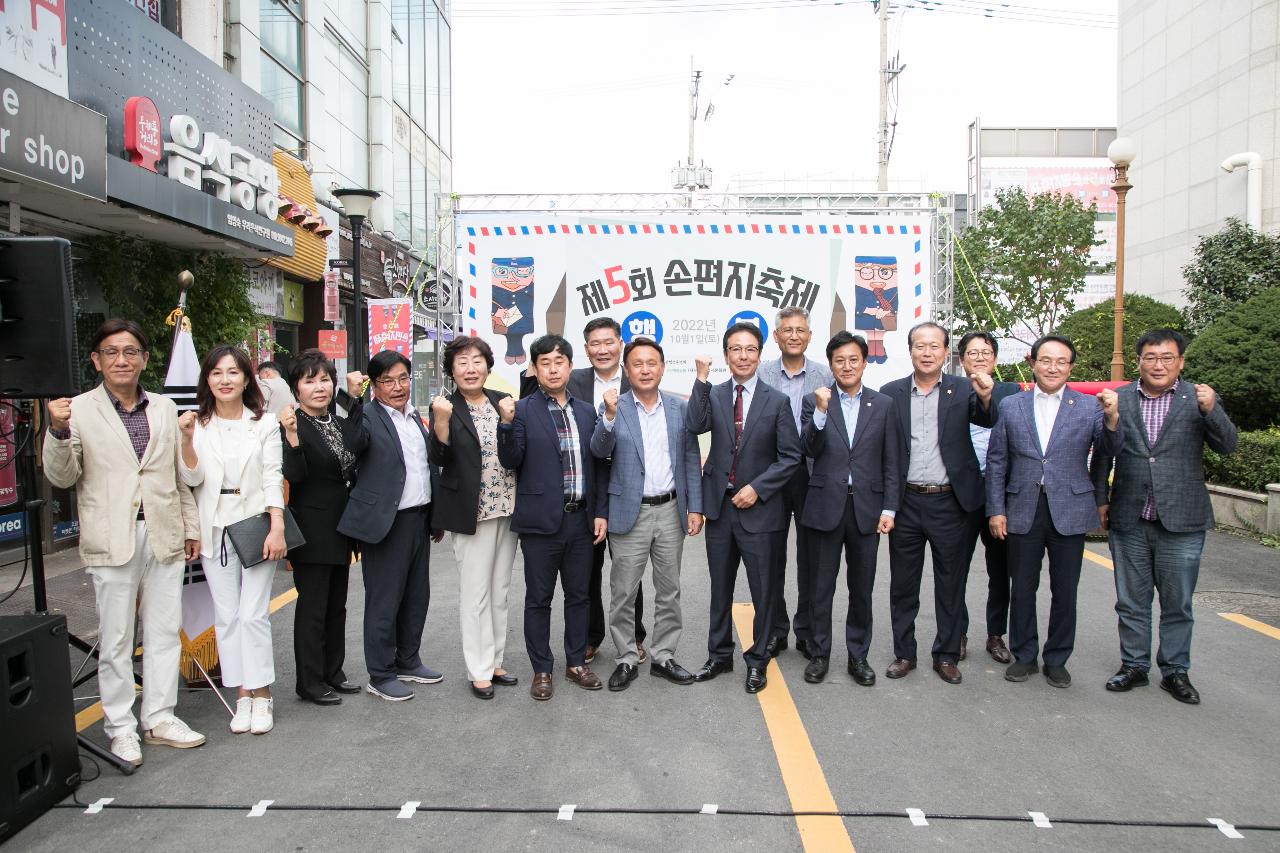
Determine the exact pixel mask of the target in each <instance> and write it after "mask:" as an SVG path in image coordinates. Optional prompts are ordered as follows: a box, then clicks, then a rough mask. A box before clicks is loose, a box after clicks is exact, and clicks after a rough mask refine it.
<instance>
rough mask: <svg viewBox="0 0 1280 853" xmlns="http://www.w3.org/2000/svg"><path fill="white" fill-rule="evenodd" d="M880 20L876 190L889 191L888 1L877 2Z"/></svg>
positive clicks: (880, 0)
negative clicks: (878, 132) (878, 153)
mask: <svg viewBox="0 0 1280 853" xmlns="http://www.w3.org/2000/svg"><path fill="white" fill-rule="evenodd" d="M876 13H877V14H878V15H879V18H880V67H879V69H878V70H879V72H880V146H879V147H880V158H879V167H880V168H879V173H878V175H877V178H876V189H878V190H879V191H880V192H887V191H888V189H889V0H877V2H876Z"/></svg>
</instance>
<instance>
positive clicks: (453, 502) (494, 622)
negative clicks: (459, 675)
mask: <svg viewBox="0 0 1280 853" xmlns="http://www.w3.org/2000/svg"><path fill="white" fill-rule="evenodd" d="M443 360H444V372H445V375H446V376H448V377H449V378H450V379H452V380H453V381H454V383H455V384H456V385H457V390H456V391H454V392H453V393H452V394H450V395H449V396H448V397H446V396H444V395H443V394H442V395H440V396H438V397H436V398H435V399H434V400H432V401H431V461H432V463H433V464H435V465H439V466H440V497H439V499H438V501H437V503H436V510H435V515H434V518H433V524H434V526H435V527H437V528H440V529H443V530H449V531H452V533H453V536H452V539H453V555H454V559H455V560H456V562H457V564H458V573H459V598H460V606H459V621H460V623H461V627H462V656H463V659H464V660H465V661H466V665H467V677H468V678H470V679H471V692H472V693H473V694H475V695H476V696H477V697H478V698H480V699H492V698H493V686H494V685H495V684H499V685H502V686H505V687H510V686H513V685H515V684H516V683H517V680H516V678H515V676H513V675H509V674H507V671H506V670H505V669H503V668H502V658H503V653H504V652H505V650H506V645H507V589H508V587H509V586H510V584H511V567H512V564H513V563H514V561H515V556H516V534H514V533H512V532H511V513H512V510H513V509H514V508H515V494H516V475H515V472H514V471H512V470H511V469H509V468H505V467H503V465H502V463H501V462H499V461H498V420H499V417H498V406H499V403H500V402H501V401H502V400H503V399H506V400H508V401H511V398H510V395H507V394H502V393H500V392H497V391H491V390H488V389H486V388H485V387H484V383H485V381H486V380H487V379H488V378H489V371H490V370H491V369H492V368H493V350H491V349H490V348H489V345H488V344H487V343H485V342H484V340H483V339H481V338H470V337H459V338H454V339H453V340H452V341H450V342H449V344H448V345H447V346H446V347H445V348H444V359H443ZM511 402H514V401H511Z"/></svg>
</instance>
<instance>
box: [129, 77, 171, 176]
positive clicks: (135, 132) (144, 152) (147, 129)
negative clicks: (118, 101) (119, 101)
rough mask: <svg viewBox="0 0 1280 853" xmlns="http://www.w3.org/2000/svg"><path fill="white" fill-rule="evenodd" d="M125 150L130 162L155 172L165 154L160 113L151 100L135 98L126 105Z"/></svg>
mask: <svg viewBox="0 0 1280 853" xmlns="http://www.w3.org/2000/svg"><path fill="white" fill-rule="evenodd" d="M124 150H125V152H126V153H128V155H129V162H130V163H132V164H133V165H135V166H141V167H142V168H144V169H149V170H150V171H152V172H154V171H155V170H156V163H157V162H158V161H159V160H160V157H161V156H162V155H163V154H164V143H163V142H162V141H161V138H160V111H159V110H157V109H156V105H155V102H153V101H152V100H151V99H150V98H145V97H141V96H135V97H132V98H130V99H129V100H127V101H125V104H124Z"/></svg>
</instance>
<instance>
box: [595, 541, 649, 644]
mask: <svg viewBox="0 0 1280 853" xmlns="http://www.w3.org/2000/svg"><path fill="white" fill-rule="evenodd" d="M608 544H609V540H608V539H607V538H606V539H605V540H604V541H603V542H601V543H599V544H598V545H595V546H594V548H593V552H592V555H591V583H590V586H589V587H588V589H587V595H588V601H589V603H590V605H591V615H590V619H589V620H588V621H587V645H588V646H595V647H596V648H599V647H600V644H601V643H603V642H604V632H605V629H606V627H607V626H606V625H605V620H604V588H603V579H604V552H605V548H606V547H607V546H608ZM648 636H649V632H648V631H646V630H645V627H644V585H643V584H641V585H640V586H638V587H636V642H637V643H643V642H644V640H645V637H648Z"/></svg>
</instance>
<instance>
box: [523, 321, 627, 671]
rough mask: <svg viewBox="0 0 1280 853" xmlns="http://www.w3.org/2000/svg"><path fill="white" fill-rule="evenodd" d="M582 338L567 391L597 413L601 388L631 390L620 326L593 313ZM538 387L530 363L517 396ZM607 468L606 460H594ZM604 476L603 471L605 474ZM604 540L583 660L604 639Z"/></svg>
mask: <svg viewBox="0 0 1280 853" xmlns="http://www.w3.org/2000/svg"><path fill="white" fill-rule="evenodd" d="M582 339H583V343H584V345H585V346H586V350H587V358H588V359H590V361H591V364H590V366H588V367H579V368H577V369H575V370H573V371H571V372H570V373H569V385H568V389H569V395H570V396H571V397H573V398H574V399H575V400H581V401H582V402H584V403H590V404H591V406H592V407H593V408H594V409H595V412H596V416H597V417H599V415H600V412H601V407H602V406H603V405H604V395H605V392H607V391H610V390H613V391H616V392H617V393H618V394H619V395H621V394H625V393H627V392H628V391H630V390H631V385H630V383H629V382H628V381H627V374H626V371H624V370H623V369H622V327H621V326H619V325H618V321H617V320H615V319H613V318H612V317H595V318H593V319H591V320H589V321H587V325H586V326H584V327H583V329H582ZM537 390H538V379H537V376H536V375H534V374H533V367H532V366H530V368H529V370H527V371H525V375H524V376H522V377H521V379H520V397H521V399H523V398H525V397H528V396H529V395H530V394H532V393H533V392H535V391H537ZM597 461H599V462H600V463H601V464H603V465H604V466H605V468H606V469H607V468H608V466H609V460H608V459H604V460H597ZM606 476H607V475H606ZM607 547H608V542H607V541H606V542H598V543H596V545H595V548H594V549H593V550H592V552H591V578H590V581H591V583H590V586H589V587H588V591H587V597H588V598H587V603H588V604H589V605H590V608H591V610H590V618H589V619H588V621H587V653H586V654H587V656H586V661H587V663H591V662H593V661H594V660H595V659H596V652H597V651H598V650H599V648H600V644H601V643H603V642H604V634H605V618H604V591H603V585H604V584H603V579H604V555H605V549H606V548H607ZM635 608H636V610H635V625H636V648H637V649H638V650H639V654H640V663H644V662H645V661H646V660H648V658H649V653H648V652H647V651H645V648H644V641H645V639H646V638H647V637H648V632H647V631H646V630H645V627H644V586H643V585H641V586H640V587H638V588H637V589H636V603H635Z"/></svg>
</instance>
